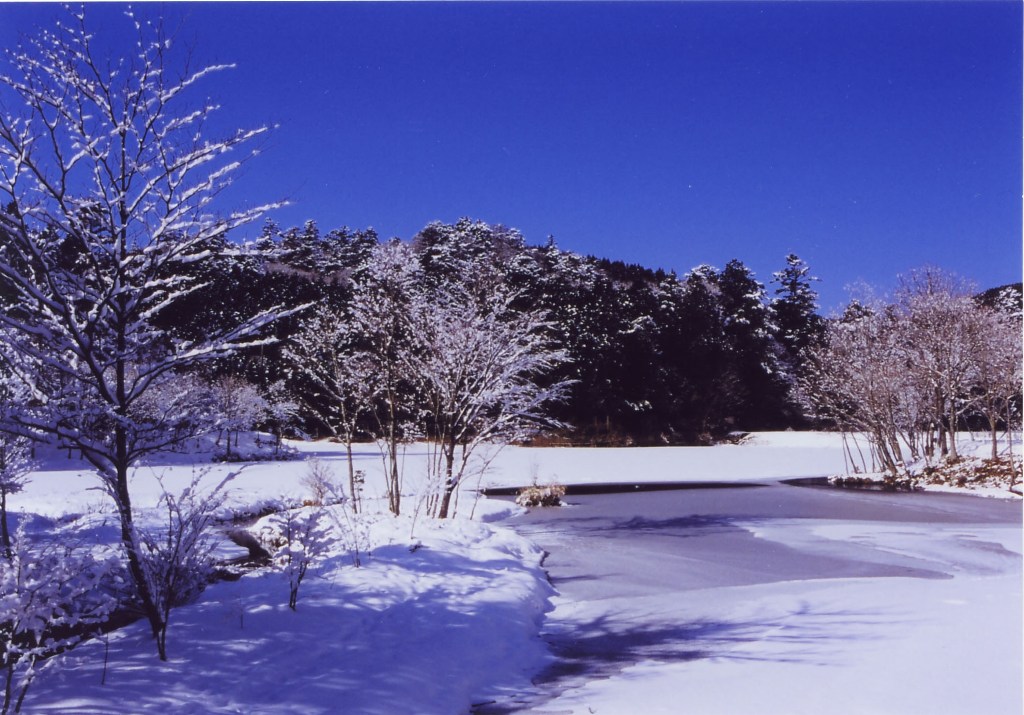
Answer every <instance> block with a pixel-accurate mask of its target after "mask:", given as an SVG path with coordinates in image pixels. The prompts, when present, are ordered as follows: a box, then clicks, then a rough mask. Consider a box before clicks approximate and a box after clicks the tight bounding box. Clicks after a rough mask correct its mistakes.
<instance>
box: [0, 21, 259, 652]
mask: <svg viewBox="0 0 1024 715" xmlns="http://www.w3.org/2000/svg"><path fill="white" fill-rule="evenodd" d="M127 16H128V22H129V23H131V24H132V25H134V28H135V31H134V37H133V41H132V42H131V46H132V48H133V49H132V51H131V52H132V54H131V55H130V56H128V57H125V58H123V59H121V60H117V59H113V60H108V59H107V58H105V57H102V56H97V55H96V54H95V53H94V38H93V35H92V33H91V31H90V30H89V29H87V27H86V23H85V19H84V14H83V13H82V12H72V13H70V17H69V19H68V21H67V22H62V23H60V24H58V26H57V27H56V28H55V29H54V30H52V31H45V32H42V33H41V34H40V35H39V36H38V37H37V38H35V39H32V40H30V41H28V44H27V45H25V46H19V47H17V48H14V49H13V50H11V51H10V52H9V53H8V68H7V69H5V70H4V71H3V72H2V73H0V92H2V95H3V101H2V105H3V106H4V107H6V108H7V109H6V110H5V111H3V112H0V201H2V204H3V205H4V206H5V207H6V208H5V209H4V210H3V211H2V212H0V282H2V285H3V289H4V293H5V295H6V296H8V298H9V302H8V303H7V305H8V306H10V307H9V308H8V309H6V310H3V311H0V324H3V325H5V326H6V327H7V328H8V331H9V333H8V334H9V335H10V336H11V339H10V340H6V341H4V343H3V344H2V345H0V353H2V359H3V360H4V361H5V362H6V363H7V364H8V365H9V366H13V369H15V370H18V369H20V368H21V367H22V366H25V365H28V366H29V367H30V369H29V370H28V371H25V372H22V373H20V375H21V377H22V378H24V380H25V382H26V384H28V385H29V386H30V387H31V393H32V394H31V396H32V403H33V404H34V405H38V406H39V409H36V410H34V411H30V412H26V413H24V414H22V415H19V418H18V425H19V428H20V429H21V430H22V431H23V432H24V433H26V434H27V433H29V432H35V431H40V432H44V433H49V434H50V435H53V436H55V437H56V438H57V439H58V440H60V441H61V442H63V443H65V444H68V445H71V446H74V447H76V448H78V449H80V450H81V452H82V454H83V456H84V457H85V458H86V459H87V460H89V462H90V463H92V465H93V466H94V467H95V468H96V470H97V471H98V473H99V475H100V477H101V480H102V484H103V486H104V487H105V489H106V491H107V492H108V493H109V494H110V496H111V497H112V498H113V500H114V503H115V504H116V507H117V511H118V515H119V517H120V525H121V541H122V543H123V546H124V549H125V552H126V555H127V559H128V565H129V571H130V573H131V576H132V580H133V582H134V585H135V588H136V590H137V592H138V597H139V599H140V602H141V603H142V605H143V609H144V611H145V614H146V617H147V618H148V619H149V622H150V625H151V627H152V630H153V634H154V636H157V635H158V634H159V633H160V632H161V631H162V629H163V626H164V616H163V615H162V613H161V609H160V608H159V607H158V604H157V603H156V602H155V600H154V597H153V594H152V593H151V592H150V589H149V586H148V583H147V579H146V577H145V574H144V571H143V566H142V563H141V558H140V554H141V545H140V543H139V540H138V534H137V533H136V529H135V524H134V516H133V512H132V502H131V497H130V495H129V492H128V474H129V471H130V469H131V467H132V465H133V464H134V463H135V462H136V461H137V460H138V459H139V458H140V457H142V456H143V455H145V454H149V453H151V452H153V451H155V450H159V449H163V448H165V447H167V446H169V445H170V444H172V443H173V442H174V441H175V440H176V439H177V438H178V435H179V432H178V429H177V427H178V425H179V424H182V423H187V422H189V421H190V420H191V419H192V416H191V415H190V414H189V411H188V410H187V409H182V410H167V411H164V412H162V413H161V414H160V415H159V418H157V419H153V416H152V411H146V414H145V415H144V416H140V415H139V414H138V413H137V412H136V405H137V404H139V403H140V402H141V401H142V399H143V397H144V396H145V395H146V393H147V392H148V391H149V390H150V389H152V388H153V387H154V386H155V385H157V384H159V383H160V382H161V381H162V380H163V379H164V378H165V377H166V376H168V375H171V374H174V373H181V372H184V371H185V370H186V369H187V368H190V367H192V366H194V365H196V364H197V363H201V362H203V361H206V360H211V359H215V358H218V357H221V356H224V355H227V354H229V353H231V352H232V351H234V350H236V349H239V348H241V347H244V346H247V345H253V344H254V343H256V342H257V341H258V338H257V337H256V336H257V334H258V333H259V331H260V329H261V328H262V327H263V326H264V325H266V324H268V323H269V322H271V321H272V320H273V319H274V318H275V316H276V315H277V312H276V311H268V312H266V313H262V314H260V315H257V316H253V317H250V318H249V319H247V320H244V321H242V322H241V323H240V324H237V325H235V326H232V327H231V328H229V329H226V330H223V331H214V332H213V333H212V334H205V335H203V336H201V337H198V338H196V339H192V340H188V339H182V338H175V337H172V336H171V335H168V334H167V333H166V332H164V331H161V330H160V329H158V328H157V327H156V320H157V318H158V317H159V316H161V315H164V314H166V313H167V312H168V310H169V309H171V308H172V307H173V306H174V305H175V303H176V302H177V301H178V300H180V299H182V298H183V297H185V296H188V295H189V294H190V293H191V292H193V291H195V290H197V289H198V288H199V287H200V285H201V284H200V283H199V282H198V281H197V280H196V278H195V277H194V275H192V274H189V273H186V272H185V269H186V268H187V267H188V266H190V265H195V264H196V263H198V262H201V261H204V260H207V259H208V258H209V257H210V256H211V251H212V249H211V246H213V245H215V244H217V243H218V240H219V239H220V238H222V237H223V236H224V235H225V234H226V233H227V232H228V231H230V230H232V229H233V228H236V227H238V226H241V225H244V224H247V223H249V222H251V221H253V220H255V219H256V218H258V217H259V216H260V215H261V214H262V213H263V211H264V210H265V208H266V207H265V206H256V207H252V208H247V209H244V210H242V211H239V212H234V213H221V212H219V211H217V210H216V207H215V204H214V201H215V199H216V197H217V196H218V194H219V193H220V191H221V189H223V188H224V187H225V186H227V185H228V184H229V183H230V181H231V179H232V177H233V175H234V174H235V173H236V172H237V169H238V168H239V166H241V163H242V161H243V160H244V158H245V157H246V156H248V155H249V154H250V153H251V150H250V149H247V147H251V145H252V144H253V142H254V141H255V140H258V139H259V137H261V136H262V135H263V134H264V133H265V132H266V128H265V127H257V128H255V129H247V130H241V131H237V132H235V133H232V134H229V135H227V136H225V137H223V138H219V139H211V138H208V137H207V136H205V131H206V127H207V126H209V124H210V123H209V121H208V120H209V118H210V116H211V115H212V114H213V113H214V112H215V110H216V109H217V107H216V105H214V104H211V103H209V102H202V101H200V102H199V103H195V100H190V99H189V97H190V96H191V95H192V94H193V91H194V88H195V86H196V85H197V84H201V82H202V80H204V79H205V78H206V77H208V76H209V75H211V74H213V73H215V72H219V71H222V70H225V69H227V68H228V66H226V65H213V66H208V67H204V68H202V69H199V70H197V71H195V70H192V69H191V68H188V67H187V66H186V69H185V71H184V73H183V74H181V75H177V74H175V71H174V69H173V67H174V66H175V58H174V57H173V55H172V49H171V46H172V43H171V41H170V39H169V38H168V37H167V36H166V35H165V34H164V32H163V29H162V27H160V26H159V25H157V26H155V27H153V26H150V25H149V24H148V23H146V24H143V23H141V22H140V21H139V20H137V19H135V18H134V17H133V16H132V15H131V13H130V11H129V13H128V14H127ZM128 34H129V35H130V34H131V31H129V33H128ZM190 102H192V103H191V104H190Z"/></svg>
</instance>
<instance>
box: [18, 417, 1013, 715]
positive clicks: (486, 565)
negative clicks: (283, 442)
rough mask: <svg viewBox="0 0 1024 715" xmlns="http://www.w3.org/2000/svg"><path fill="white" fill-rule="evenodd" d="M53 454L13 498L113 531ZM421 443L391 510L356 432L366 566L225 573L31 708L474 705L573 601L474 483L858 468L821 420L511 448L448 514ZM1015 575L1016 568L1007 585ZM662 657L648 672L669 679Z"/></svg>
mask: <svg viewBox="0 0 1024 715" xmlns="http://www.w3.org/2000/svg"><path fill="white" fill-rule="evenodd" d="M293 446H294V447H295V449H297V450H298V451H299V453H300V456H302V457H309V456H314V455H315V456H316V457H317V458H318V459H320V460H322V461H324V462H326V463H327V464H329V465H331V466H332V467H333V468H334V469H335V471H336V473H337V474H339V475H341V474H343V473H344V469H345V467H344V465H345V462H344V455H343V451H344V450H343V448H342V447H341V446H340V445H336V444H330V443H323V442H321V443H294V444H293ZM44 457H45V461H44V463H43V464H42V466H41V468H40V469H39V470H38V471H37V472H36V473H35V474H34V475H33V479H32V481H31V482H29V484H28V485H27V486H26V489H25V491H24V493H22V494H19V495H17V497H16V498H13V499H12V500H11V504H10V506H11V509H12V513H13V515H14V517H15V519H16V520H21V519H26V520H28V522H29V523H30V525H31V527H32V529H34V530H36V531H39V532H41V533H54V534H56V535H64V536H66V537H69V538H70V537H74V538H78V539H88V540H92V541H94V542H96V543H101V542H108V543H109V542H113V541H115V540H116V529H115V524H116V520H115V518H114V517H113V514H112V513H111V509H110V506H109V505H108V503H107V499H106V497H105V496H104V495H103V494H102V493H99V492H98V491H97V490H96V487H97V484H98V482H97V480H96V478H95V477H94V476H93V475H92V474H91V473H90V472H89V470H88V469H87V468H86V467H85V466H84V465H82V464H81V463H74V462H71V463H69V462H68V461H67V459H66V455H64V454H63V453H60V454H56V453H55V454H49V455H44ZM423 458H424V455H423V453H422V450H418V449H417V447H416V446H415V445H412V446H410V447H409V449H408V450H407V453H406V455H405V479H406V482H405V489H404V491H406V492H407V494H408V495H407V497H406V500H405V504H406V505H407V512H406V515H404V516H403V517H402V518H399V519H395V518H393V517H390V516H386V515H384V514H383V513H382V512H384V511H386V506H385V504H384V503H382V500H381V496H382V494H381V485H382V482H383V478H382V477H380V475H379V471H380V470H381V462H380V457H379V454H377V453H376V450H375V447H374V446H373V445H361V446H359V448H358V449H357V450H356V463H357V467H358V468H359V469H363V470H365V471H366V473H367V482H366V484H367V491H366V494H364V499H365V503H366V504H368V505H370V506H371V507H372V508H371V509H370V511H375V512H376V513H375V514H374V515H373V516H367V517H366V521H365V527H366V530H367V533H368V538H369V539H370V541H371V542H372V546H373V548H372V555H371V557H370V558H369V559H368V560H367V561H366V564H365V565H364V566H363V567H362V568H358V569H357V568H354V567H352V565H351V559H350V555H349V554H348V553H337V554H335V555H334V556H332V557H331V558H330V559H328V560H327V561H326V563H324V564H323V565H322V566H320V567H319V568H318V570H317V573H316V574H315V576H314V577H312V578H311V579H310V580H309V581H308V583H306V584H305V585H303V592H302V595H301V598H300V600H299V603H298V608H297V610H296V611H295V612H291V611H290V610H289V609H288V608H287V605H286V601H287V590H288V589H287V583H286V582H285V581H283V580H282V576H281V574H279V573H276V572H258V573H253V574H250V575H247V576H244V577H243V578H242V579H240V580H239V581H237V582H234V583H218V584H215V585H213V586H211V587H210V588H209V589H207V591H206V592H205V593H204V594H203V595H202V597H201V598H200V600H199V601H198V602H197V603H195V604H192V605H190V606H186V607H182V608H179V609H176V610H175V611H173V612H172V615H171V626H170V630H169V636H168V650H169V654H170V660H169V662H168V663H166V664H164V663H160V662H159V661H158V660H157V659H156V654H155V652H154V648H153V646H152V642H151V640H150V636H149V634H148V631H147V629H146V627H145V625H144V624H142V623H137V624H134V625H132V626H129V627H127V628H124V629H121V630H120V631H118V632H116V633H112V634H110V636H108V637H107V638H105V639H99V640H95V641H92V642H89V643H85V644H83V645H81V646H79V647H78V648H76V649H75V650H74V651H73V652H71V653H70V654H68V655H67V657H66V660H65V665H64V667H63V668H62V669H61V670H60V671H59V672H58V671H56V670H54V671H52V672H48V673H43V674H41V675H40V676H39V678H38V679H37V681H36V682H35V683H34V684H33V686H32V690H31V691H30V692H29V695H28V699H27V700H26V709H27V711H28V712H61V713H112V712H123V711H124V710H123V707H124V705H123V704H124V703H126V702H131V703H132V712H155V711H161V712H168V713H228V712H247V713H293V712H294V713H299V712H301V713H330V712H337V711H338V707H339V703H345V706H344V710H345V711H346V712H351V713H367V714H373V713H380V714H381V715H390V714H392V713H405V712H408V713H418V714H423V715H433V714H435V713H436V714H437V715H444V714H446V713H461V712H466V711H467V710H468V709H469V708H470V707H471V706H472V705H473V704H474V703H481V702H485V701H487V700H492V699H501V698H503V697H507V696H510V695H514V694H515V693H516V692H520V691H522V690H523V689H525V688H528V687H529V681H530V678H531V677H532V676H533V675H534V674H536V673H537V672H539V671H540V670H541V669H542V668H543V667H544V666H545V664H547V663H548V662H550V655H549V654H548V653H547V649H546V646H545V644H544V643H543V642H542V640H541V639H540V637H539V632H540V629H541V627H542V624H543V622H544V617H545V613H546V612H547V611H548V610H549V609H551V608H552V607H554V606H557V605H558V604H559V597H558V596H557V595H556V594H555V593H554V592H553V591H552V590H551V587H550V585H549V584H548V582H547V578H546V575H545V572H544V571H543V569H542V568H541V564H540V562H541V557H542V554H541V552H540V551H539V549H538V548H537V547H536V546H535V545H533V544H531V543H529V542H528V541H527V540H526V539H524V538H522V537H520V536H518V535H516V534H515V533H514V532H512V531H511V530H510V529H509V528H508V527H507V525H503V524H501V523H496V522H499V521H500V520H501V519H503V518H505V517H508V516H510V515H512V514H514V513H516V512H517V510H518V508H517V507H515V506H514V505H513V504H511V503H510V502H509V501H504V500H498V499H486V498H481V499H475V498H474V496H473V494H472V493H471V492H470V491H468V490H469V489H471V488H476V487H477V486H514V485H521V484H527V483H530V482H531V481H536V482H538V483H541V484H543V483H547V482H552V481H557V482H560V483H567V484H582V483H602V482H604V483H608V482H613V481H623V480H624V478H625V479H627V480H639V479H644V480H651V481H667V480H674V481H678V480H680V479H682V480H684V481H700V480H701V479H703V478H706V477H708V476H710V475H713V477H714V480H715V481H720V482H733V483H750V482H756V481H758V480H772V481H774V480H778V479H782V478H792V477H797V478H799V477H813V476H821V475H822V474H828V473H833V472H837V471H840V470H841V469H842V467H843V459H842V451H841V447H840V445H839V442H838V438H837V436H836V435H827V434H814V433H777V434H757V435H754V436H753V439H752V440H750V441H749V442H748V443H746V444H743V445H738V446H737V445H727V446H721V447H710V448H708V447H694V448H688V447H666V448H630V449H621V450H620V449H604V448H602V449H572V448H516V447H512V448H507V449H505V450H504V451H502V452H501V453H500V454H499V455H498V456H497V458H496V459H495V460H494V462H493V464H492V465H491V466H492V468H491V470H490V471H489V472H488V474H487V475H485V476H484V478H483V479H481V480H480V482H479V484H467V486H466V490H465V491H464V492H463V494H462V495H461V497H460V504H459V507H458V514H457V518H456V519H454V520H449V521H445V522H437V521H433V520H430V519H428V518H426V517H425V516H423V515H422V514H419V513H418V511H419V510H418V506H417V499H416V491H417V487H416V481H415V478H416V475H417V473H418V460H421V459H423ZM164 461H165V462H166V463H164V464H159V465H154V466H152V467H147V468H143V469H140V470H139V471H138V473H137V474H136V475H135V477H134V479H133V482H132V489H133V498H134V499H135V503H136V504H137V506H138V508H139V514H140V519H141V521H142V522H143V524H147V523H148V524H153V523H157V522H158V521H159V519H160V512H159V510H157V509H156V508H155V507H156V504H157V499H158V496H159V493H158V489H157V488H156V483H155V482H156V480H155V478H154V477H155V476H156V475H160V476H162V478H163V479H164V481H165V483H166V484H167V486H168V489H169V490H171V491H174V490H176V489H180V488H181V487H182V486H184V485H186V484H187V483H188V482H189V481H190V480H191V479H192V478H193V476H194V474H195V473H194V469H193V465H192V464H191V463H190V459H189V458H187V457H186V456H185V455H170V456H169V458H168V459H166V460H164ZM237 467H238V465H224V464H217V465H211V466H209V470H208V471H207V472H206V473H205V474H204V475H203V478H202V483H203V484H205V485H207V486H208V487H209V486H211V485H213V484H215V483H216V482H217V481H218V480H219V479H222V478H223V475H224V474H226V473H228V472H229V471H230V470H232V469H237ZM306 469H307V467H306V464H305V463H304V462H303V461H301V460H297V461H291V462H261V463H257V464H253V465H251V466H247V467H245V469H243V470H242V472H241V473H240V474H239V475H238V476H237V477H235V479H234V480H233V481H232V482H231V484H230V491H229V493H228V500H227V502H226V504H225V509H227V510H229V511H230V510H234V511H246V510H251V508H252V507H253V506H254V505H261V504H268V503H278V504H301V503H302V501H303V499H305V498H307V497H308V495H307V493H306V488H305V487H304V486H303V485H302V483H301V482H302V475H303V473H304V472H305V470H306ZM471 513H472V515H473V519H472V520H470V519H468V517H469V516H470V514H471ZM416 517H418V518H416ZM1018 533H1019V530H1018ZM1010 541H1011V542H1012V539H1011V540H1010ZM1007 548H1012V543H1011V544H1010V545H1008V546H1007ZM226 552H228V553H230V549H226ZM1017 553H1018V554H1019V549H1018V551H1017ZM1018 561H1019V558H1018ZM993 583H994V582H993ZM1008 584H1009V585H1012V582H1011V581H1006V580H1005V579H1004V580H1001V581H999V585H998V588H999V589H1003V590H1005V588H1006V587H1008ZM864 588H869V587H868V586H864ZM1011 597H1012V594H1011ZM950 598H957V597H956V596H955V595H954V596H950ZM1011 655H1012V653H1011ZM105 661H106V666H104V662H105ZM104 670H105V671H106V681H105V683H104V684H101V683H102V681H103V673H104ZM643 671H644V669H641V672H643ZM655 671H657V672H655ZM655 671H652V676H651V677H655V678H660V677H661V675H659V673H660V672H661V671H660V670H658V669H657V668H656V669H655ZM674 677H675V676H673V678H674ZM637 682H638V683H642V682H644V680H643V679H641V680H639V681H637ZM595 687H597V686H596V685H595ZM626 692H628V689H625V690H617V691H615V693H614V694H610V695H608V697H609V698H612V697H613V695H614V697H619V696H624V694H625V693H626ZM609 702H610V701H609ZM670 702H671V701H670ZM655 711H656V710H651V712H655ZM601 712H614V710H607V711H606V710H601ZM621 712H628V711H621Z"/></svg>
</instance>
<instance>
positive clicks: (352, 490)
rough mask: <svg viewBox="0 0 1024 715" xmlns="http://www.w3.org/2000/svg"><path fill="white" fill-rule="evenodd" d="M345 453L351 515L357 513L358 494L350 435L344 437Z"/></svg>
mask: <svg viewBox="0 0 1024 715" xmlns="http://www.w3.org/2000/svg"><path fill="white" fill-rule="evenodd" d="M345 453H346V455H347V456H348V492H349V494H351V495H352V513H353V514H358V513H359V493H358V491H356V468H355V465H354V464H352V435H351V434H349V435H347V436H346V437H345Z"/></svg>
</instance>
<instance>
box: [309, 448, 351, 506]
mask: <svg viewBox="0 0 1024 715" xmlns="http://www.w3.org/2000/svg"><path fill="white" fill-rule="evenodd" d="M306 467H307V470H306V473H305V474H304V475H303V476H302V478H301V480H300V483H301V484H302V486H304V487H305V488H306V489H308V490H309V495H310V498H309V499H308V500H307V501H308V503H307V504H306V506H326V505H327V504H328V503H331V502H333V501H335V500H338V501H340V500H343V499H344V495H343V494H342V493H341V489H340V488H339V487H338V485H337V479H336V477H335V474H334V470H333V469H331V467H330V465H329V464H327V463H326V462H323V461H321V460H319V459H317V458H316V457H313V458H312V459H310V460H308V461H307V462H306Z"/></svg>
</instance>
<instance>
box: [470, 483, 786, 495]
mask: <svg viewBox="0 0 1024 715" xmlns="http://www.w3.org/2000/svg"><path fill="white" fill-rule="evenodd" d="M564 486H565V494H566V496H586V495H593V494H632V493H638V492H667V491H677V490H681V489H745V488H749V487H764V486H767V485H765V484H755V483H751V482H648V483H637V482H610V483H607V484H566V485H564ZM523 489H526V487H485V488H482V489H479V490H477V491H478V493H479V494H481V495H483V496H486V497H514V496H517V495H518V494H519V492H521V491H522V490H523Z"/></svg>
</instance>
